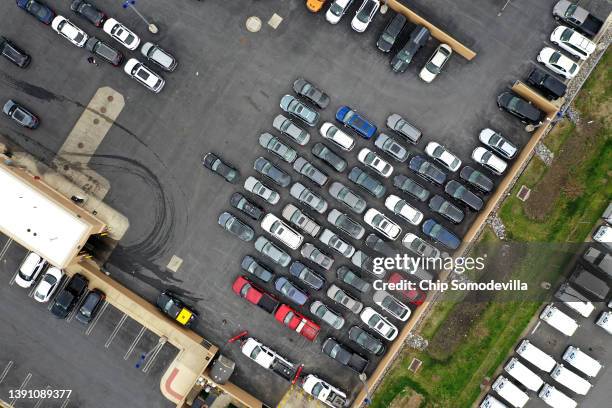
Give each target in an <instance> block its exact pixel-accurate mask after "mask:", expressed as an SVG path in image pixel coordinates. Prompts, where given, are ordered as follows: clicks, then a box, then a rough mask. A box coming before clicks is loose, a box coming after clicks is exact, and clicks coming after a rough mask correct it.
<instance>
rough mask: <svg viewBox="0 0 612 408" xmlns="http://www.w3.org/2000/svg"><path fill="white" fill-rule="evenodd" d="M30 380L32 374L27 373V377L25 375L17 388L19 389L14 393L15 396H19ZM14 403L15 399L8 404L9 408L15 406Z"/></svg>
mask: <svg viewBox="0 0 612 408" xmlns="http://www.w3.org/2000/svg"><path fill="white" fill-rule="evenodd" d="M31 378H32V374H31V373H28V375H26V378H24V380H23V382H22V383H21V385H20V386H19V389H18V390H17V392H16V393H17V394H19V391H21V390H23V389H24V388H25V387H26V386H27V385H28V383H29V382H30V379H31ZM15 401H17V397H15V398H13V399H12V400H11V402H9V406H10V407H12V406H13V405H15Z"/></svg>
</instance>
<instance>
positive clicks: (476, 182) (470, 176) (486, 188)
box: [459, 166, 495, 193]
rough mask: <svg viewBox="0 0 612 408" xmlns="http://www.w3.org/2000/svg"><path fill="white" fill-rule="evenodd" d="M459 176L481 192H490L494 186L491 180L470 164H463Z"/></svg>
mask: <svg viewBox="0 0 612 408" xmlns="http://www.w3.org/2000/svg"><path fill="white" fill-rule="evenodd" d="M459 176H460V177H461V178H462V179H464V180H465V181H467V182H468V183H470V184H471V185H473V186H474V187H476V188H477V189H479V190H480V191H482V192H483V193H490V192H491V191H492V190H493V188H494V187H495V184H493V180H491V179H490V178H488V177H487V176H485V175H484V174H483V173H482V172H480V171H478V170H475V169H474V168H472V167H470V166H465V167H464V168H462V169H461V173H459Z"/></svg>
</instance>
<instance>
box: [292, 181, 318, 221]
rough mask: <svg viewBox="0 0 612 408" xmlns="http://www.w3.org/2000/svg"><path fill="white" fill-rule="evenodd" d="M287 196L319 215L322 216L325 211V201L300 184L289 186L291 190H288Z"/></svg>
mask: <svg viewBox="0 0 612 408" xmlns="http://www.w3.org/2000/svg"><path fill="white" fill-rule="evenodd" d="M289 194H291V196H292V197H294V198H296V199H297V200H299V201H300V202H302V203H304V204H306V205H307V206H309V207H310V208H312V209H313V210H315V211H316V212H318V213H319V214H323V213H324V212H325V211H327V201H325V200H324V199H323V198H322V197H321V196H319V195H317V194H315V193H314V192H313V191H312V190H310V189H309V188H308V187H306V186H304V185H303V184H302V183H295V184H293V185H292V186H291V190H289Z"/></svg>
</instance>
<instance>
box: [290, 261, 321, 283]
mask: <svg viewBox="0 0 612 408" xmlns="http://www.w3.org/2000/svg"><path fill="white" fill-rule="evenodd" d="M289 273H290V274H291V275H292V276H295V277H296V278H298V279H299V280H300V281H301V282H303V283H304V284H306V285H307V286H310V287H311V288H313V289H314V290H320V289H321V288H323V286H325V279H324V278H323V277H322V276H321V275H319V274H318V273H316V272H315V271H313V270H312V269H310V268H309V267H307V266H306V265H304V264H303V263H301V262H300V261H294V262H293V263H292V264H291V265H290V266H289Z"/></svg>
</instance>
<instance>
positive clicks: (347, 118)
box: [336, 106, 376, 139]
mask: <svg viewBox="0 0 612 408" xmlns="http://www.w3.org/2000/svg"><path fill="white" fill-rule="evenodd" d="M336 120H337V121H338V122H340V123H342V124H343V125H344V126H347V127H349V128H351V129H353V130H354V131H355V132H357V133H358V134H359V135H360V136H361V137H363V138H365V139H370V138H371V137H372V136H374V135H375V134H376V126H374V124H373V123H371V122H369V121H368V120H367V119H366V118H364V117H363V116H361V115H360V114H358V113H357V112H356V111H354V110H353V109H351V108H349V107H348V106H342V107H340V109H338V112H336Z"/></svg>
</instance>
